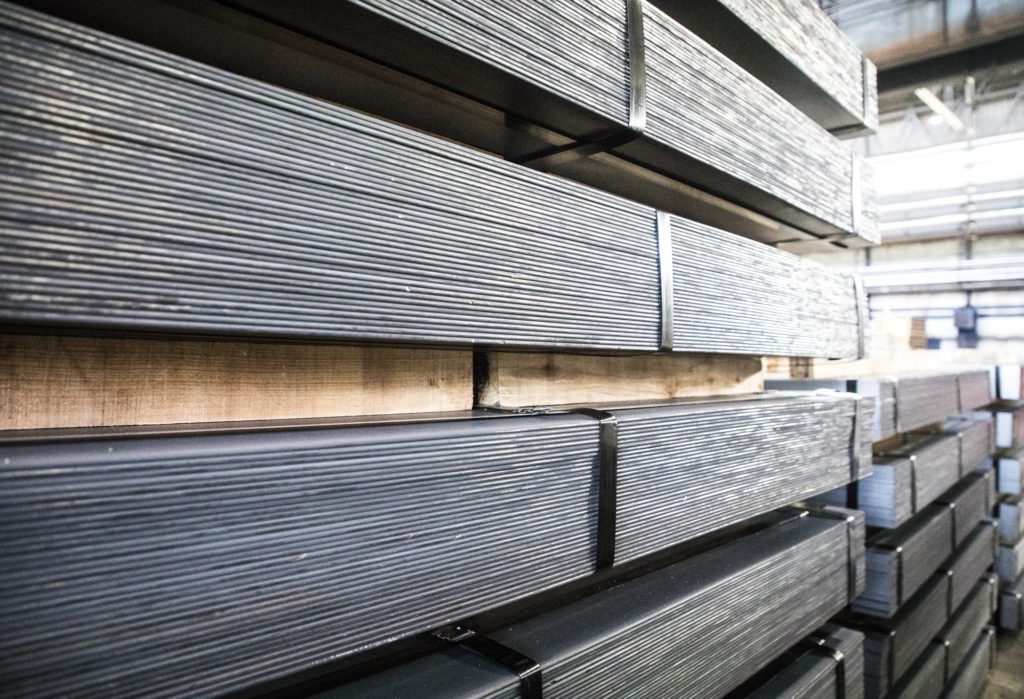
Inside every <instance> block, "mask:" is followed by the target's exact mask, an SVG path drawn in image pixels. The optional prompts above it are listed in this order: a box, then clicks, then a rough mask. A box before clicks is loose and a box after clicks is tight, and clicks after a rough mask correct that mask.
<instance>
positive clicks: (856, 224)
mask: <svg viewBox="0 0 1024 699" xmlns="http://www.w3.org/2000/svg"><path fill="white" fill-rule="evenodd" d="M860 167H861V165H860V158H858V157H857V154H856V153H853V152H851V153H850V208H851V211H850V219H851V220H850V230H851V231H852V232H853V233H854V234H855V235H859V234H860V231H861V219H862V218H863V212H862V211H861V209H862V208H863V206H864V202H862V201H861V193H860Z"/></svg>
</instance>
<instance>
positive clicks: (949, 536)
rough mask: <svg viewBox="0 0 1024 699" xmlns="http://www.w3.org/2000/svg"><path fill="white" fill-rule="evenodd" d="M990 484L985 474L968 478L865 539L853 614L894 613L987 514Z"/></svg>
mask: <svg viewBox="0 0 1024 699" xmlns="http://www.w3.org/2000/svg"><path fill="white" fill-rule="evenodd" d="M990 482H991V478H990V477H989V474H988V473H986V472H975V473H972V474H970V475H968V476H967V477H965V478H963V479H962V480H961V481H960V482H958V483H957V484H956V485H955V486H953V487H952V488H950V489H949V490H948V491H946V492H945V493H943V494H942V495H941V496H940V497H939V498H938V499H936V501H935V502H934V503H932V504H931V505H928V506H927V507H925V508H924V509H923V510H922V511H921V512H919V513H918V514H917V515H915V516H914V517H912V518H911V519H910V520H909V521H908V522H906V523H905V524H903V525H901V526H900V527H898V528H896V529H883V530H877V531H875V532H874V533H873V534H872V535H871V536H869V537H868V541H867V553H866V558H865V568H866V573H865V575H866V582H865V586H864V594H863V595H861V596H860V597H858V598H857V599H856V600H854V603H853V605H852V606H851V608H852V610H853V611H854V612H857V613H860V614H864V615H868V616H877V617H891V616H892V615H893V614H895V613H896V612H897V610H898V609H899V608H900V606H901V605H902V604H903V603H904V602H905V601H907V600H909V599H910V598H911V597H912V596H913V595H914V593H915V592H917V590H919V589H920V588H921V586H922V585H923V584H924V583H925V582H926V581H927V579H928V578H929V577H930V576H931V575H932V573H934V572H935V571H936V570H937V569H938V567H939V565H940V562H942V561H944V560H946V559H947V558H949V557H950V556H951V555H952V554H953V550H954V549H955V548H956V547H958V546H960V544H962V543H963V542H964V540H965V539H966V538H967V536H968V535H969V534H970V533H971V532H973V531H974V530H975V528H976V527H977V525H978V522H979V521H981V520H982V519H983V518H985V517H986V516H988V514H989V513H990V512H991V510H992V504H991V503H992V499H991V494H990Z"/></svg>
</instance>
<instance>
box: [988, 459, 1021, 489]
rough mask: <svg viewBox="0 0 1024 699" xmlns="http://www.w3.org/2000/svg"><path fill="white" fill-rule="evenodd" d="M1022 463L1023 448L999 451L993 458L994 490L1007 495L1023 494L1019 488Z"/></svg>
mask: <svg viewBox="0 0 1024 699" xmlns="http://www.w3.org/2000/svg"><path fill="white" fill-rule="evenodd" d="M1022 463H1024V448H1021V449H1018V450H1017V451H1006V452H1001V453H999V454H998V455H997V456H996V457H995V459H994V465H995V472H996V490H998V491H999V492H1000V493H1005V494H1007V495H1015V496H1019V495H1024V491H1022V490H1021V482H1022V479H1021V464H1022Z"/></svg>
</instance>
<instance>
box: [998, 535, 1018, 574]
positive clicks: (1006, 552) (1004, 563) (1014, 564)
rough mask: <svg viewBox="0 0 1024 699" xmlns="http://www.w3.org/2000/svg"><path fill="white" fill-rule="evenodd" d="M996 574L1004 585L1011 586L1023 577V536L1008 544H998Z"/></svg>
mask: <svg viewBox="0 0 1024 699" xmlns="http://www.w3.org/2000/svg"><path fill="white" fill-rule="evenodd" d="M996 572H997V573H999V579H1000V580H1002V581H1003V582H1004V583H1007V584H1013V583H1015V582H1016V581H1017V579H1018V578H1020V577H1021V575H1024V536H1021V537H1018V538H1017V539H1016V540H1015V541H1013V542H1010V543H1001V544H999V555H998V557H997V558H996Z"/></svg>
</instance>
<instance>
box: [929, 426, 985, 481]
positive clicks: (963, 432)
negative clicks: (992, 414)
mask: <svg viewBox="0 0 1024 699" xmlns="http://www.w3.org/2000/svg"><path fill="white" fill-rule="evenodd" d="M942 431H943V432H945V433H946V434H955V435H957V437H958V438H959V440H960V475H961V476H966V475H967V474H968V473H970V472H971V471H974V470H975V469H977V468H980V467H981V466H982V464H983V463H984V462H985V461H986V460H987V459H989V458H991V457H992V452H993V451H994V450H995V440H994V435H993V431H992V420H991V418H989V417H987V416H986V417H956V418H952V419H950V420H947V421H946V424H945V426H944V427H943V430H942Z"/></svg>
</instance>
